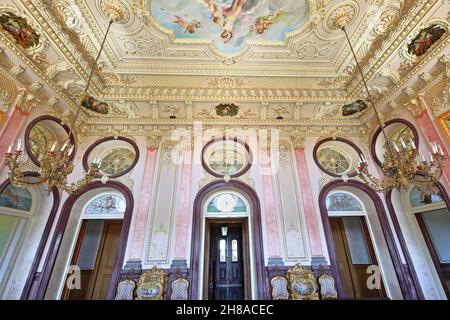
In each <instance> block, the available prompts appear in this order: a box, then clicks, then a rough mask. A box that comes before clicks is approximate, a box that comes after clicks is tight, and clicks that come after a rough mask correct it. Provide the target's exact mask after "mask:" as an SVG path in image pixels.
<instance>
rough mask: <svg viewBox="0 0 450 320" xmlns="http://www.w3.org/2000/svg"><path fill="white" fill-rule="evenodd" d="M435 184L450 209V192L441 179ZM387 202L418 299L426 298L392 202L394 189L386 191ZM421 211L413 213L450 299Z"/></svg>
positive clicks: (406, 211)
mask: <svg viewBox="0 0 450 320" xmlns="http://www.w3.org/2000/svg"><path fill="white" fill-rule="evenodd" d="M434 184H435V186H436V187H437V188H438V189H439V192H440V193H441V195H442V197H443V200H444V203H445V205H446V206H447V208H448V209H449V210H450V197H449V194H448V192H447V190H446V188H445V187H444V186H443V185H442V183H440V182H439V181H437V182H435V183H434ZM386 204H387V207H388V211H389V214H390V216H391V220H392V224H393V225H394V228H395V230H396V232H397V236H398V239H399V242H400V245H401V247H402V249H403V252H404V256H405V259H406V260H407V264H408V265H409V268H410V269H411V270H412V272H411V273H412V280H413V284H414V288H415V289H416V291H417V294H418V299H420V300H425V296H424V295H423V292H422V288H421V285H420V282H419V278H418V276H417V273H416V271H415V269H414V264H413V262H412V259H411V255H410V254H409V249H408V246H407V245H406V241H405V238H404V237H403V233H402V231H401V226H400V222H399V221H398V218H397V213H396V212H395V209H394V205H393V203H392V190H389V191H387V192H386ZM402 206H403V208H404V210H405V213H406V214H412V213H411V212H408V210H407V208H405V206H404V204H402ZM425 212H426V211H425ZM419 213H423V212H416V213H414V214H413V215H414V216H415V220H416V222H417V226H418V227H419V229H420V234H421V235H422V237H423V240H424V242H425V245H426V248H427V249H428V252H429V253H430V256H431V259H432V260H433V266H434V267H435V270H436V273H437V275H438V277H439V280H440V282H441V285H442V288H443V290H444V293H445V295H446V296H447V298H448V299H450V292H449V290H448V289H447V286H446V284H445V281H444V275H443V272H442V269H441V267H440V265H439V266H438V265H437V264H436V263H437V261H438V260H436V259H438V258H437V256H436V252H435V249H434V247H433V245H432V242H431V239H430V238H429V235H428V231H427V230H426V227H425V225H424V222H423V219H422V217H421V216H420V215H419ZM412 221H414V220H412ZM424 228H425V229H424Z"/></svg>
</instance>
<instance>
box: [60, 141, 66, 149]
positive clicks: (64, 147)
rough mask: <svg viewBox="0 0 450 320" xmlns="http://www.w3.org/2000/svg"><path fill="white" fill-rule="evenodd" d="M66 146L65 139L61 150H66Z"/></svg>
mask: <svg viewBox="0 0 450 320" xmlns="http://www.w3.org/2000/svg"><path fill="white" fill-rule="evenodd" d="M66 147H67V141H66V142H64V144H63V146H62V147H61V151H64V150H66Z"/></svg>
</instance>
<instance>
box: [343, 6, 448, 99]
mask: <svg viewBox="0 0 450 320" xmlns="http://www.w3.org/2000/svg"><path fill="white" fill-rule="evenodd" d="M410 2H412V3H410ZM439 2H442V0H414V1H412V0H408V1H405V2H404V3H409V4H411V7H410V8H409V12H408V13H407V14H406V13H405V12H401V13H402V15H400V16H402V17H403V19H402V20H401V21H398V23H397V24H396V28H395V29H390V32H389V34H388V36H385V37H381V38H380V39H382V40H383V42H382V44H381V46H380V47H379V48H376V49H375V52H373V53H371V52H369V54H371V56H370V59H369V61H368V62H367V64H365V65H363V66H362V68H363V71H364V75H365V77H366V79H367V81H369V82H370V80H372V78H373V77H374V76H375V75H376V73H377V72H378V71H379V69H380V68H381V67H382V66H383V65H384V64H385V62H386V61H387V60H388V59H389V58H390V57H392V55H393V54H394V53H395V51H396V50H398V49H399V46H400V45H402V44H403V43H404V41H405V39H406V38H407V37H408V35H409V34H410V33H411V30H413V29H414V28H415V27H416V26H417V25H418V24H419V23H420V22H421V21H422V20H423V19H424V17H425V16H426V15H427V14H428V13H429V12H430V11H431V10H432V9H433V7H434V6H435V5H436V4H438V3H439ZM376 39H377V38H376ZM367 69H368V70H367ZM355 79H359V77H356V78H353V79H352V80H351V84H350V86H351V87H353V88H352V89H350V92H349V96H350V97H352V99H355V98H356V97H357V96H358V94H359V93H360V91H361V90H362V89H363V83H362V81H361V80H359V81H358V82H357V83H355Z"/></svg>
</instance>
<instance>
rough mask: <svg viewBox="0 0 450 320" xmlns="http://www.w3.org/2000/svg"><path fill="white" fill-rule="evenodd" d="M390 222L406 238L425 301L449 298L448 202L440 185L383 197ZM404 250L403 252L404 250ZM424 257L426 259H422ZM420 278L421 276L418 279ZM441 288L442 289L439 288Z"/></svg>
mask: <svg viewBox="0 0 450 320" xmlns="http://www.w3.org/2000/svg"><path fill="white" fill-rule="evenodd" d="M386 201H387V204H388V207H389V211H390V214H391V218H392V221H393V223H394V225H395V227H396V228H397V229H399V230H400V232H403V233H404V235H405V238H407V243H408V246H406V242H405V240H403V246H404V247H405V248H406V249H407V250H409V251H410V252H409V259H410V260H411V263H413V262H414V264H415V267H416V269H417V270H418V276H416V279H415V280H416V283H417V286H418V287H420V286H422V289H423V292H424V295H426V296H425V297H423V298H426V299H445V297H446V298H447V299H449V298H450V246H449V245H448V243H449V241H450V237H449V235H450V211H449V208H450V198H449V196H448V193H447V190H446V189H445V187H444V186H443V185H442V184H441V183H439V182H438V183H436V184H435V185H433V186H430V187H424V186H422V187H417V186H409V188H408V189H406V190H402V192H399V191H397V190H393V191H390V192H388V193H387V194H386ZM406 249H405V250H406ZM424 257H426V258H424ZM419 275H420V276H419ZM441 285H442V287H441Z"/></svg>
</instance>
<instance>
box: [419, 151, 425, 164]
mask: <svg viewBox="0 0 450 320" xmlns="http://www.w3.org/2000/svg"><path fill="white" fill-rule="evenodd" d="M420 159H421V160H422V162H425V156H424V155H423V153H422V151H420Z"/></svg>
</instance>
